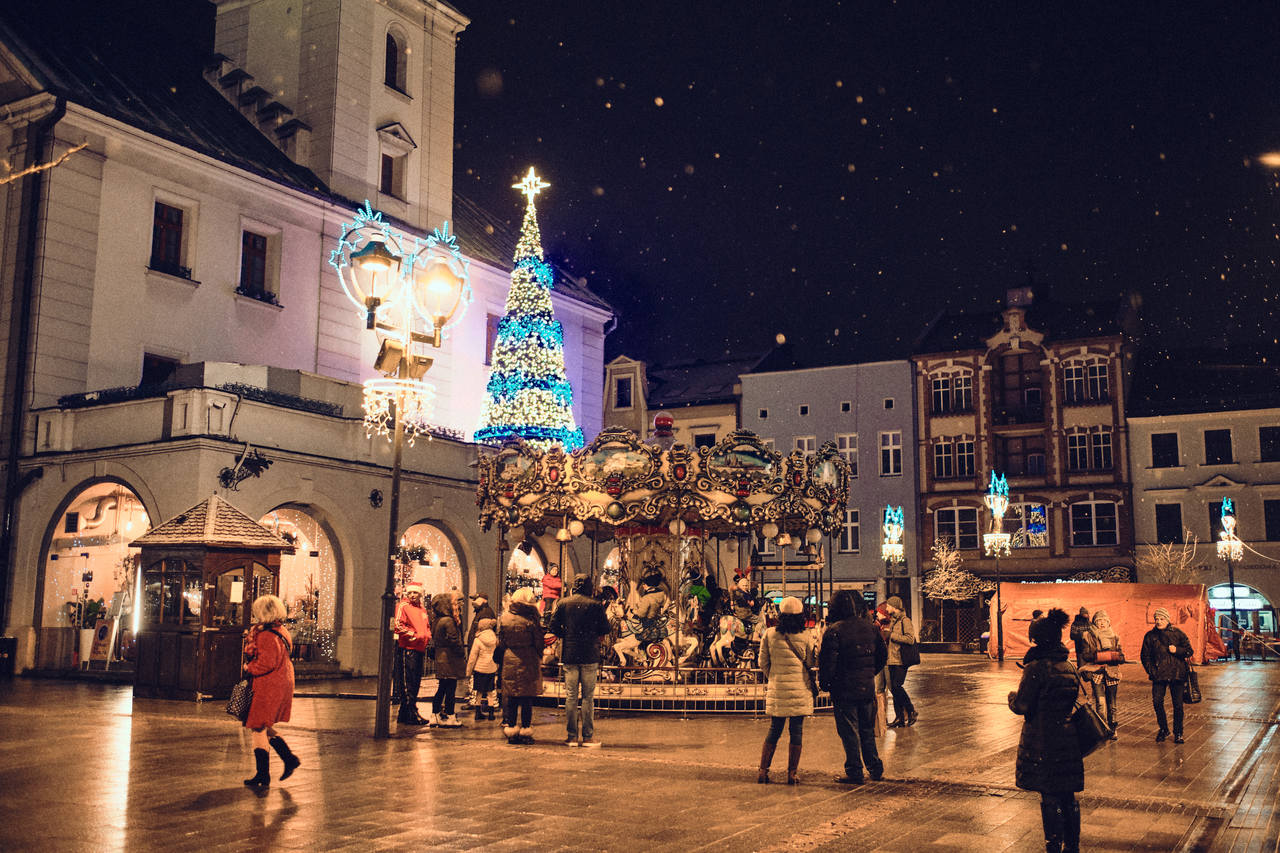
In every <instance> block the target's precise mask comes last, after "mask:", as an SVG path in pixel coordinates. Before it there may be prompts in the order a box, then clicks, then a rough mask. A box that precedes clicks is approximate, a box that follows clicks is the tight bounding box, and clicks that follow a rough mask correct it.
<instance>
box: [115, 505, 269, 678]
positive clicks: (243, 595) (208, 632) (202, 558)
mask: <svg viewBox="0 0 1280 853" xmlns="http://www.w3.org/2000/svg"><path fill="white" fill-rule="evenodd" d="M131 544H132V547H135V548H141V549H142V558H141V568H140V572H141V575H142V577H141V587H140V590H141V600H140V604H141V607H142V612H141V620H140V623H139V628H138V639H137V652H138V662H137V670H136V675H135V680H134V687H133V689H134V695H135V696H142V697H146V698H161V699H207V698H214V697H222V696H226V695H228V694H229V693H230V692H231V687H232V686H233V685H234V684H235V683H236V682H237V681H238V680H239V679H240V653H241V643H242V640H243V636H244V632H245V629H246V628H248V627H249V624H250V621H251V616H250V607H251V605H252V604H253V600H254V599H255V598H257V597H258V596H260V595H266V594H268V593H273V592H276V591H277V590H278V589H279V580H280V554H281V553H283V552H286V551H287V552H289V553H293V546H292V545H290V544H289V543H288V542H286V541H285V540H284V539H281V538H280V537H279V536H277V535H276V534H274V533H272V532H271V531H270V530H268V529H267V528H265V527H263V526H262V525H261V524H258V522H256V521H254V520H253V519H252V518H250V517H249V516H247V515H245V514H244V513H243V512H241V511H240V510H238V509H236V508H235V507H234V506H232V505H231V504H229V503H227V502H226V501H224V500H222V499H221V498H219V497H218V496H217V495H213V496H210V497H209V499H208V500H206V501H204V502H203V503H199V504H196V505H195V506H193V507H191V508H190V509H188V510H186V511H185V512H181V513H179V514H178V515H176V516H174V517H173V518H171V519H169V520H168V521H166V522H164V523H163V524H161V525H159V526H157V527H153V528H152V529H151V530H149V531H148V532H147V533H146V534H144V535H143V536H142V537H140V538H138V539H135V540H134V541H133V542H132V543H131Z"/></svg>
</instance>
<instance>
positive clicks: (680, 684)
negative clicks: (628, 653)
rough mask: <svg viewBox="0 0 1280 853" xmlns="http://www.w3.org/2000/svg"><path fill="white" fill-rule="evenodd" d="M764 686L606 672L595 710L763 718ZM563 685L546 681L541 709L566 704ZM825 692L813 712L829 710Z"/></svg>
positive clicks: (731, 674) (730, 674) (746, 675)
mask: <svg viewBox="0 0 1280 853" xmlns="http://www.w3.org/2000/svg"><path fill="white" fill-rule="evenodd" d="M765 687H766V685H765V683H764V679H763V678H762V677H761V674H760V671H759V670H753V669H742V670H705V669H690V670H682V671H681V672H680V678H679V680H677V679H676V678H675V675H674V673H672V672H664V673H649V674H647V675H639V674H635V673H619V672H618V668H617V667H604V668H603V672H602V675H601V678H600V679H599V680H598V681H597V682H596V694H595V706H596V707H597V708H602V709H607V710H613V711H657V712H667V713H675V714H752V715H760V714H763V713H764V698H765ZM564 698H565V693H564V681H563V680H562V679H560V678H550V677H548V678H545V679H544V680H543V690H542V696H541V697H540V702H539V704H545V705H555V706H563V705H564ZM830 708H831V697H830V696H828V695H827V694H825V693H821V694H819V695H818V697H817V699H815V700H814V710H815V711H821V710H829V709H830Z"/></svg>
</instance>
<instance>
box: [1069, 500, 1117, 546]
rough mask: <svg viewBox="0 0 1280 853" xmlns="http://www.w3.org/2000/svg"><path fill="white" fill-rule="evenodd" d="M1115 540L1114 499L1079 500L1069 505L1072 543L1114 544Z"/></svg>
mask: <svg viewBox="0 0 1280 853" xmlns="http://www.w3.org/2000/svg"><path fill="white" fill-rule="evenodd" d="M1117 541H1118V536H1117V528H1116V504H1115V502H1114V501H1080V502H1079V503H1074V504H1072V505H1071V544H1072V545H1115V544H1116V542H1117Z"/></svg>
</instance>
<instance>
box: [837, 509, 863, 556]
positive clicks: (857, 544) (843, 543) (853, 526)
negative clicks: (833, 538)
mask: <svg viewBox="0 0 1280 853" xmlns="http://www.w3.org/2000/svg"><path fill="white" fill-rule="evenodd" d="M861 549H862V542H861V533H860V531H859V529H858V511H857V510H856V509H846V510H845V511H844V523H843V524H841V526H840V553H841V554H856V553H858V551H860V550H861Z"/></svg>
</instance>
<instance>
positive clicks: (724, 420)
mask: <svg viewBox="0 0 1280 853" xmlns="http://www.w3.org/2000/svg"><path fill="white" fill-rule="evenodd" d="M760 358H761V357H760V356H753V357H746V358H733V359H725V360H723V361H689V362H674V363H671V364H655V365H648V364H646V363H645V362H643V361H639V360H637V359H634V358H630V357H628V356H625V355H620V356H618V357H617V358H615V359H613V360H612V361H610V362H609V363H608V364H607V365H606V366H605V385H604V387H605V399H604V423H605V425H607V426H620V427H625V428H627V429H629V430H631V431H632V432H634V433H636V435H639V436H640V437H641V438H646V437H648V436H649V435H650V434H651V433H652V431H653V418H654V415H656V414H657V413H658V412H660V411H661V412H666V413H667V414H668V415H670V416H671V419H672V431H673V435H674V439H673V440H674V441H678V442H681V443H683V444H687V445H688V446H690V447H711V446H713V445H715V443H716V442H718V441H719V440H720V439H722V438H724V437H725V436H726V435H728V434H729V433H731V432H733V431H734V430H735V429H737V428H738V426H739V425H741V419H740V413H739V411H738V399H739V395H740V393H741V389H740V387H739V385H738V377H739V375H740V374H742V373H745V372H747V371H749V370H751V369H752V368H753V367H755V366H756V365H757V364H759V363H760ZM748 429H750V427H748Z"/></svg>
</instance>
